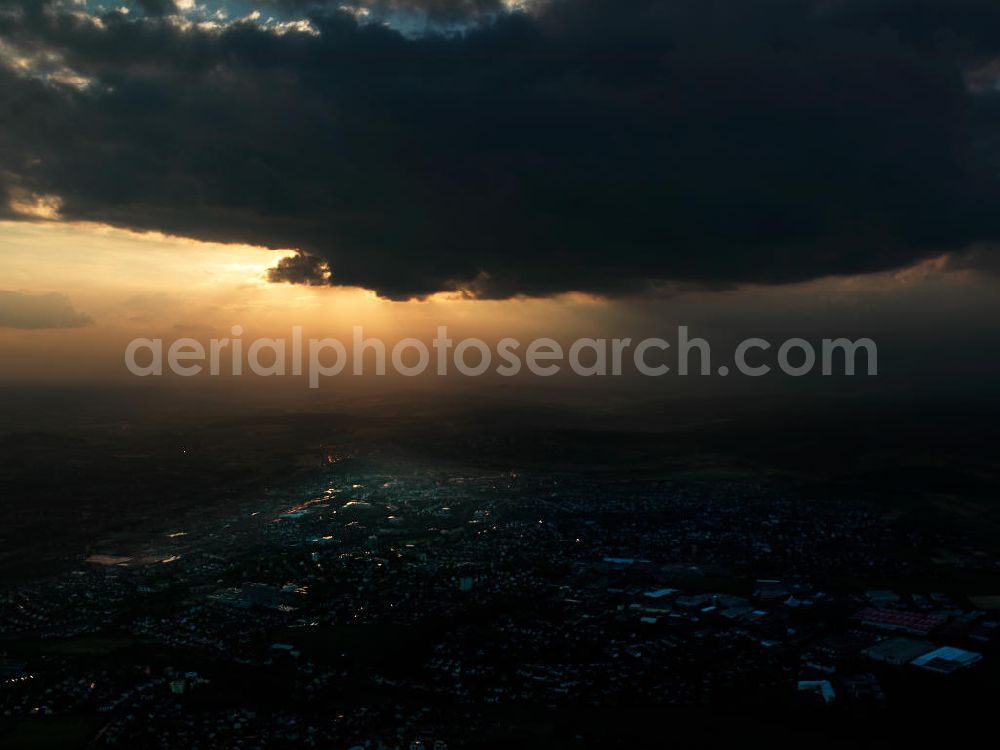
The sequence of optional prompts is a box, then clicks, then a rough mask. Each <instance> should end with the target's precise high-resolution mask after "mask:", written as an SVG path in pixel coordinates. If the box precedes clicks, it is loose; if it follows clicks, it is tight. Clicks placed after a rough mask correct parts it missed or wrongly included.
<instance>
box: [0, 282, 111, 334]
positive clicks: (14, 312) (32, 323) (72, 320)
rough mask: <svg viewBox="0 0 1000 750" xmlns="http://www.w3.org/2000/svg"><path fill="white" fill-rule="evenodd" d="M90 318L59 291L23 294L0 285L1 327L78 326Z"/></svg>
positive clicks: (87, 323)
mask: <svg viewBox="0 0 1000 750" xmlns="http://www.w3.org/2000/svg"><path fill="white" fill-rule="evenodd" d="M92 323H93V321H92V320H91V319H90V318H89V317H88V316H87V315H82V314H80V313H78V312H77V311H76V310H74V309H73V305H72V304H70V301H69V300H68V299H67V298H66V296H65V295H62V294H55V293H53V294H25V293H24V292H11V291H5V290H2V289H0V328H28V329H34V328H79V327H81V326H88V325H91V324H92Z"/></svg>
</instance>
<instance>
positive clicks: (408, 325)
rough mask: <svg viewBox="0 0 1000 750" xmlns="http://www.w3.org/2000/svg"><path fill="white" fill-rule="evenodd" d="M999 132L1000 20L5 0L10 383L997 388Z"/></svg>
mask: <svg viewBox="0 0 1000 750" xmlns="http://www.w3.org/2000/svg"><path fill="white" fill-rule="evenodd" d="M998 126H1000V5H998V4H996V3H995V2H987V1H986V0H948V1H940V2H936V1H935V0H760V1H759V2H752V3H751V2H745V1H738V0H715V1H714V2H704V0H699V1H697V2H696V1H695V0H664V1H663V2H649V1H647V0H637V2H634V3H627V4H625V3H619V2H609V1H607V0H535V1H534V2H528V1H526V2H517V3H515V2H503V1H501V0H372V1H371V2H368V1H364V0H360V1H359V2H354V3H344V2H321V1H318V0H261V1H259V2H244V1H243V0H240V1H239V2H235V1H233V2H225V1H222V0H219V1H217V2H212V1H209V0H206V2H203V3H202V2H197V1H196V0H195V1H192V0H175V1H172V0H141V1H140V0H122V1H121V2H109V3H96V2H92V1H91V0H87V1H86V2H83V1H81V0H31V1H27V0H0V347H2V348H3V351H4V353H5V355H6V356H4V357H3V358H2V361H0V379H8V380H9V379H22V378H53V379H60V378H115V377H122V376H123V372H122V366H121V360H122V357H121V352H122V349H123V347H124V345H125V342H127V341H128V340H129V339H130V338H133V337H135V336H139V335H142V336H166V337H169V336H180V335H195V336H210V335H218V334H220V333H222V334H224V332H225V331H226V330H228V329H229V328H230V327H231V326H232V325H237V324H238V325H241V326H243V327H244V328H246V329H247V331H248V334H256V335H272V336H273V335H281V334H282V333H283V332H284V331H286V330H287V329H288V328H290V327H291V326H292V325H302V326H304V327H306V328H307V329H308V330H310V331H316V332H318V333H321V334H323V335H333V336H338V335H344V334H345V332H346V331H348V330H349V328H350V327H351V326H353V325H364V326H365V327H366V329H369V330H371V331H372V332H374V333H376V334H378V335H382V336H386V337H390V338H392V337H395V338H399V337H402V336H410V335H418V336H424V337H429V336H430V335H432V334H433V332H434V329H435V327H436V326H437V325H442V324H445V325H449V326H451V327H452V328H453V330H455V331H456V333H458V334H460V335H461V334H464V335H476V336H480V337H482V338H484V339H487V340H494V339H496V338H499V337H501V336H505V335H514V336H520V337H530V336H531V335H556V336H559V337H567V338H570V337H573V336H604V335H608V336H613V335H628V336H640V335H657V332H662V331H663V330H665V329H669V328H670V327H672V326H676V325H681V324H683V325H690V326H692V327H694V328H695V329H696V330H697V331H699V332H702V333H704V334H705V335H709V334H710V335H712V336H715V337H717V338H719V339H723V340H726V341H729V340H736V339H738V338H739V337H741V336H747V335H775V336H778V335H785V336H792V335H803V336H821V335H832V336H840V335H843V336H872V337H876V336H879V337H881V341H880V343H881V344H882V345H883V346H884V347H885V348H886V349H885V350H886V351H887V352H889V353H890V354H891V355H893V356H894V359H893V358H892V357H890V358H889V359H888V360H887V359H886V357H884V356H883V357H882V359H883V362H888V366H889V370H888V372H889V374H890V375H891V376H894V377H896V378H898V379H897V380H895V381H891V382H888V383H887V384H886V387H895V386H898V385H899V384H900V383H909V382H912V380H913V379H914V378H917V379H918V380H921V382H930V383H934V382H936V383H940V382H941V381H942V380H943V379H945V378H948V379H954V380H957V382H958V383H960V384H969V385H970V386H971V385H972V384H982V383H988V382H990V380H991V379H992V378H993V377H994V376H995V374H996V370H997V367H996V363H997V356H996V353H995V346H994V345H995V344H996V343H997V342H996V335H995V333H994V328H995V326H994V325H993V324H992V321H993V320H995V319H996V312H997V310H996V307H997V303H996V299H997V297H998V295H997V293H996V292H997V273H998V271H1000V255H998V251H997V249H996V248H997V247H1000V245H998V241H1000V218H998V217H1000V212H998V211H997V206H998V205H1000V203H998V199H1000V190H998V188H1000V185H998V169H1000V128H998ZM893 363H895V369H893V366H892V365H893ZM920 372H922V373H923V375H922V376H920V377H918V373H920ZM956 387H962V386H956Z"/></svg>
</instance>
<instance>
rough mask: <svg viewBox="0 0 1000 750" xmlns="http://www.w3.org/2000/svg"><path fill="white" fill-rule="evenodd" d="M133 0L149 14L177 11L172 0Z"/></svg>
mask: <svg viewBox="0 0 1000 750" xmlns="http://www.w3.org/2000/svg"><path fill="white" fill-rule="evenodd" d="M134 2H135V4H136V5H138V6H139V7H140V8H142V10H144V11H146V13H148V14H149V15H151V16H165V15H167V14H169V13H176V12H177V4H176V3H175V2H174V0H134Z"/></svg>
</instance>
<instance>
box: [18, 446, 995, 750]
mask: <svg viewBox="0 0 1000 750" xmlns="http://www.w3.org/2000/svg"><path fill="white" fill-rule="evenodd" d="M391 469H392V470H387V469H386V467H376V468H375V469H371V468H368V469H366V468H364V467H362V466H352V467H350V468H347V467H343V466H337V467H333V468H331V469H330V470H329V472H328V473H327V474H326V475H324V477H323V478H322V482H319V481H318V482H317V484H316V485H315V486H313V487H309V488H305V489H304V490H303V491H302V494H301V495H300V496H299V497H298V498H295V500H294V502H289V501H288V498H285V497H278V496H269V497H267V498H266V499H265V500H262V501H259V502H255V503H250V504H249V505H247V504H241V505H240V507H239V508H238V509H234V511H233V514H232V517H231V518H230V519H228V520H225V521H222V522H219V521H218V519H213V520H212V522H211V523H205V524H200V525H199V524H198V523H197V522H193V523H191V524H190V525H189V526H188V527H186V528H184V529H178V530H176V531H173V532H170V533H168V534H165V535H162V536H161V537H159V538H157V539H146V540H144V542H143V543H141V544H132V545H124V544H122V545H119V546H117V547H114V548H112V547H110V546H109V547H108V548H106V549H99V550H95V551H94V554H93V555H91V556H90V557H88V558H87V559H86V560H81V561H79V563H78V564H76V565H73V566H71V567H72V569H71V570H67V571H65V572H63V573H59V574H57V575H53V576H51V577H48V578H45V579H42V580H38V581H34V582H31V583H30V584H24V585H20V586H15V587H12V588H9V589H7V590H5V591H4V592H3V593H2V594H0V638H2V639H3V640H0V654H5V656H2V657H0V712H2V716H3V720H4V721H9V722H17V721H21V722H25V723H26V726H27V727H28V730H27V731H30V730H31V728H32V726H33V725H32V724H31V722H37V723H38V726H39V727H42V726H44V722H45V721H56V720H58V719H59V718H60V717H74V718H75V719H78V718H79V717H81V716H82V717H84V720H83V721H82V724H81V726H82V729H81V731H82V732H85V733H87V736H88V737H89V738H90V739H91V740H92V741H93V742H94V743H95V745H96V746H98V747H117V748H134V747H163V748H170V747H178V746H184V747H192V748H197V747H232V748H257V747H260V748H263V747H342V748H351V747H361V748H427V749H428V750H430V749H432V748H433V749H434V750H443V748H445V747H467V746H479V745H480V744H490V743H492V744H493V745H495V746H510V747H517V746H527V745H529V744H531V741H532V740H535V739H537V740H538V741H539V742H542V744H544V742H545V741H553V742H555V740H553V739H552V738H554V737H559V738H563V739H566V738H569V740H572V741H576V742H581V743H586V742H588V741H590V740H594V739H595V737H598V738H599V737H600V736H602V735H600V732H602V731H610V730H608V729H606V728H605V729H601V730H598V729H596V728H595V726H596V724H597V723H598V720H597V719H593V720H591V719H589V718H588V715H589V714H591V713H592V714H593V716H600V715H606V714H607V712H617V713H614V715H615V716H628V715H631V714H630V713H629V712H633V713H634V712H635V711H637V710H643V709H648V711H649V712H652V714H653V715H655V712H656V711H658V710H661V709H666V708H669V707H674V708H676V709H678V710H680V709H684V708H685V707H695V708H697V707H706V706H709V707H713V710H714V709H718V708H720V707H721V708H723V709H727V710H752V709H754V708H755V707H761V706H767V707H770V708H771V709H775V708H780V710H781V711H792V712H802V711H812V710H819V708H820V707H825V708H824V709H823V710H828V711H833V710H836V711H842V712H847V713H848V714H852V713H853V714H858V715H869V714H870V713H871V712H876V713H877V712H880V711H886V710H891V707H892V706H893V705H894V703H897V702H898V703H899V704H900V705H904V704H906V703H907V702H908V701H913V700H918V699H919V698H920V695H927V694H933V693H934V692H935V691H951V690H954V689H956V686H958V687H959V688H960V689H962V690H977V689H979V688H978V686H979V685H980V684H981V683H983V681H984V680H986V681H988V680H989V679H992V677H993V676H995V672H994V671H993V670H995V668H996V667H995V666H994V664H993V662H994V660H995V652H996V650H997V646H998V644H1000V614H998V613H997V611H996V610H995V609H994V608H993V604H995V601H994V600H993V599H990V598H989V597H983V598H979V599H970V598H968V597H967V596H966V595H964V594H962V593H959V592H957V591H956V590H952V591H948V590H937V589H935V588H933V586H932V584H934V583H936V581H937V579H936V578H935V568H934V566H935V565H936V564H937V563H935V562H934V561H933V557H932V553H933V552H934V550H936V549H938V548H940V547H942V546H944V545H947V544H948V542H949V541H952V542H954V541H955V540H948V539H945V538H942V537H941V534H942V533H943V532H939V531H937V530H934V529H920V528H917V527H902V526H899V525H895V524H892V523H887V522H886V519H885V517H884V516H883V515H882V514H881V513H880V511H878V510H877V509H874V508H872V507H870V506H866V505H864V504H862V503H855V502H852V501H850V500H840V501H836V502H833V501H831V500H821V499H815V498H808V497H803V496H802V495H801V494H800V493H798V492H797V491H796V488H795V486H794V485H791V484H788V483H785V484H780V483H762V482H756V481H749V480H738V481H737V480H719V481H711V482H708V481H696V480H671V481H663V480H642V479H634V480H628V481H621V480H614V481H612V480H608V479H602V478H588V477H581V476H557V475H518V474H515V473H510V472H497V473H473V474H469V475H466V474H464V473H461V472H455V471H453V470H451V471H449V470H444V469H442V470H429V469H427V468H422V467H416V468H415V467H412V466H405V465H401V466H393V467H391ZM303 498H304V499H303ZM952 546H953V547H958V546H960V545H957V544H952ZM925 553H926V554H925ZM949 565H950V566H952V568H954V567H955V566H959V567H960V568H961V570H962V572H963V574H968V575H976V574H990V573H993V572H995V571H996V570H997V562H996V561H995V560H992V559H989V558H988V557H987V558H982V557H980V558H975V559H970V560H962V561H959V562H956V561H955V560H951V561H950V562H949ZM981 593H992V592H981ZM915 693H917V694H918V695H917V697H916V698H915V697H914V695H915ZM539 717H547V718H546V719H545V721H546V722H547V723H544V725H542V724H540V723H539V721H540V720H539ZM618 731H619V730H615V732H616V733H618ZM595 732H596V733H597V734H596V735H595V734H594V733H595ZM546 738H548V739H546ZM569 740H567V741H569ZM595 741H596V740H595ZM505 743H507V744H505ZM557 744H558V743H557Z"/></svg>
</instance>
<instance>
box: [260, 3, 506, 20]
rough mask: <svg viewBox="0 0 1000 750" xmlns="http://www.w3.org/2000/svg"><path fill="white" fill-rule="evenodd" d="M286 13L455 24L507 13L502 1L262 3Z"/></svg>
mask: <svg viewBox="0 0 1000 750" xmlns="http://www.w3.org/2000/svg"><path fill="white" fill-rule="evenodd" d="M272 5H273V6H275V7H278V8H281V9H283V10H286V11H305V12H322V11H330V10H337V9H339V8H341V7H343V6H349V7H352V8H358V9H362V8H363V9H364V10H367V11H368V12H370V13H372V14H373V15H377V16H384V15H386V14H389V13H419V14H422V15H424V16H426V17H428V18H430V19H434V20H438V21H443V22H456V21H466V20H469V19H475V18H479V17H482V16H488V15H495V14H498V13H501V12H503V11H505V10H507V6H506V5H505V4H504V3H503V0H353V2H349V1H348V2H345V0H264V2H263V3H262V7H266V6H272Z"/></svg>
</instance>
